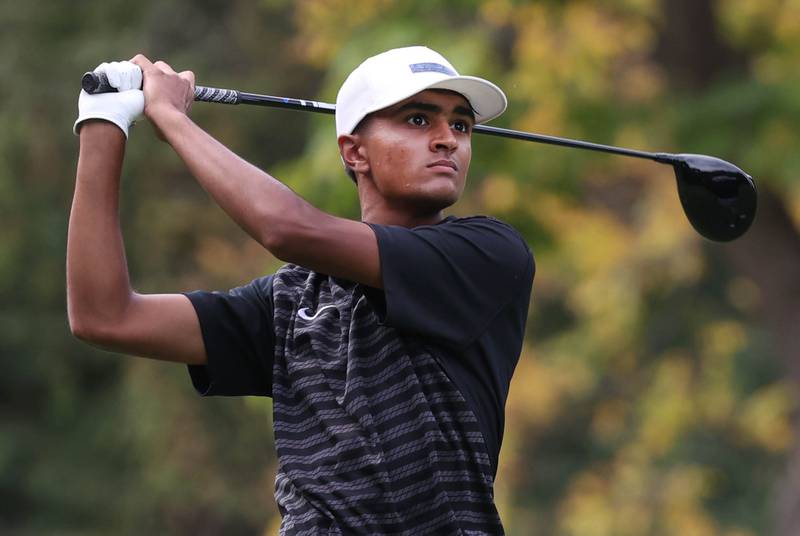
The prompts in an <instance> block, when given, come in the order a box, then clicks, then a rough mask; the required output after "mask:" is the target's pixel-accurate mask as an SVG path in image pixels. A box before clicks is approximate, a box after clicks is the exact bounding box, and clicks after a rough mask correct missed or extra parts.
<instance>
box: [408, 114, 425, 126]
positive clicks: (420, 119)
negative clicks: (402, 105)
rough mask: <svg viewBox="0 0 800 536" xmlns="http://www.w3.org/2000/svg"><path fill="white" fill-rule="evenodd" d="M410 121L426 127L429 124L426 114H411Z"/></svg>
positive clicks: (415, 124)
mask: <svg viewBox="0 0 800 536" xmlns="http://www.w3.org/2000/svg"><path fill="white" fill-rule="evenodd" d="M408 123H409V124H410V125H414V126H415V127H424V126H425V125H427V124H428V118H427V117H425V115H424V114H414V115H412V116H409V118H408Z"/></svg>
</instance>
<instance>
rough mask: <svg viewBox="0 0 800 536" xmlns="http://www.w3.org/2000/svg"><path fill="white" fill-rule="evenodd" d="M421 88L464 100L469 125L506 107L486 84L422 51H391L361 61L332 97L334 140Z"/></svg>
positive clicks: (502, 96) (419, 48) (414, 48)
mask: <svg viewBox="0 0 800 536" xmlns="http://www.w3.org/2000/svg"><path fill="white" fill-rule="evenodd" d="M426 89H449V90H451V91H455V92H457V93H460V94H461V95H463V96H464V98H466V99H467V100H468V101H469V103H470V105H471V106H472V109H473V111H474V112H475V121H476V122H477V123H484V122H486V121H489V120H490V119H494V118H495V117H497V116H498V115H500V114H501V113H503V111H504V110H505V109H506V105H507V103H508V101H507V100H506V96H505V94H504V93H503V91H502V90H501V89H500V88H499V87H497V86H496V85H494V84H492V83H491V82H489V81H488V80H484V79H482V78H477V77H474V76H461V75H459V74H458V72H456V70H455V68H454V67H453V66H452V65H451V64H450V62H449V61H447V60H446V59H445V58H444V57H443V56H442V55H441V54H439V53H438V52H435V51H433V50H431V49H429V48H427V47H423V46H412V47H404V48H395V49H392V50H389V51H386V52H383V53H381V54H378V55H377V56H372V57H371V58H367V59H366V60H364V62H363V63H362V64H361V65H359V66H358V67H356V69H355V70H354V71H353V72H352V73H350V76H348V77H347V79H346V80H345V81H344V84H342V87H341V88H340V89H339V94H338V95H337V96H336V136H337V137H338V136H341V135H342V134H351V133H352V132H353V130H355V128H356V126H358V124H359V123H360V122H361V120H362V119H364V117H366V116H367V114H370V113H372V112H375V111H378V110H382V109H383V108H387V107H389V106H391V105H393V104H397V103H398V102H400V101H402V100H403V99H407V98H408V97H410V96H412V95H415V94H417V93H419V92H420V91H423V90H426Z"/></svg>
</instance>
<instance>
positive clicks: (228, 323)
mask: <svg viewBox="0 0 800 536" xmlns="http://www.w3.org/2000/svg"><path fill="white" fill-rule="evenodd" d="M185 295H186V297H188V298H189V300H190V301H191V302H192V305H193V306H194V308H195V311H196V312H197V317H198V318H199V320H200V329H201V332H202V335H203V342H204V344H205V348H206V356H207V357H208V363H207V364H206V365H189V375H190V377H191V380H192V384H193V385H194V387H195V389H197V391H198V393H200V394H201V395H203V396H209V395H224V396H235V395H262V396H272V363H273V355H274V335H273V329H272V326H273V321H272V319H273V316H272V311H273V304H272V276H267V277H264V278H260V279H256V280H254V281H252V282H251V283H249V284H248V285H245V286H242V287H238V288H235V289H233V290H230V291H228V292H206V291H194V292H187V293H185Z"/></svg>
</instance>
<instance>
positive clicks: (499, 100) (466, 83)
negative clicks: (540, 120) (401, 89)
mask: <svg viewBox="0 0 800 536" xmlns="http://www.w3.org/2000/svg"><path fill="white" fill-rule="evenodd" d="M425 89H449V90H450V91H455V92H456V93H460V94H462V95H464V97H465V98H466V99H467V100H468V101H469V103H470V105H471V106H472V110H473V111H474V112H475V122H476V123H485V122H487V121H491V120H492V119H494V118H495V117H497V116H499V115H500V114H502V113H503V112H504V111H505V109H506V106H508V101H507V100H506V95H505V93H503V90H502V89H500V88H499V87H497V86H496V85H494V84H493V83H491V82H489V81H488V80H484V79H483V78H478V77H476V76H454V77H452V78H447V79H445V80H442V81H440V82H436V83H434V84H431V85H430V86H428V87H427V88H425ZM420 91H423V90H420Z"/></svg>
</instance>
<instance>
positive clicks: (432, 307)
mask: <svg viewBox="0 0 800 536" xmlns="http://www.w3.org/2000/svg"><path fill="white" fill-rule="evenodd" d="M370 226H371V227H372V229H373V230H374V232H375V235H376V237H377V240H378V250H379V254H380V262H381V273H382V277H383V287H384V291H383V293H382V295H381V293H377V296H378V298H379V299H377V300H376V299H375V298H374V296H375V295H376V294H375V293H372V294H373V298H372V299H373V301H378V302H380V301H383V303H378V304H376V305H377V307H376V308H377V309H378V310H379V314H381V315H382V316H383V318H382V319H381V320H382V321H383V323H384V324H386V325H389V326H392V327H394V328H396V329H398V330H401V331H406V332H413V333H416V334H419V335H423V336H426V337H431V338H434V339H437V340H439V341H441V342H445V343H448V344H449V345H452V346H454V347H456V348H463V347H465V346H466V345H468V344H470V343H471V342H473V341H474V340H475V339H476V338H477V337H479V336H480V335H481V334H482V333H483V332H484V331H485V330H486V328H487V326H488V325H489V324H490V322H491V321H492V319H494V318H495V317H496V316H497V315H498V314H499V313H500V311H501V310H502V309H503V307H505V306H506V305H507V304H508V303H509V302H510V301H511V300H512V298H513V297H514V296H515V295H519V294H521V293H523V292H526V293H529V292H530V288H531V285H532V281H533V271H534V264H533V256H532V254H531V251H530V249H529V248H528V246H527V244H526V243H525V241H524V240H523V239H522V237H521V236H520V235H519V234H518V233H517V232H516V231H515V230H514V229H513V228H512V227H511V226H509V225H507V224H505V223H503V222H501V221H499V220H496V219H494V218H489V217H484V216H475V217H471V218H453V219H452V220H450V219H448V220H445V221H444V222H442V223H439V224H437V225H426V226H420V227H415V228H413V229H408V228H405V227H398V226H386V225H378V224H370ZM381 309H383V310H381Z"/></svg>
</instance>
